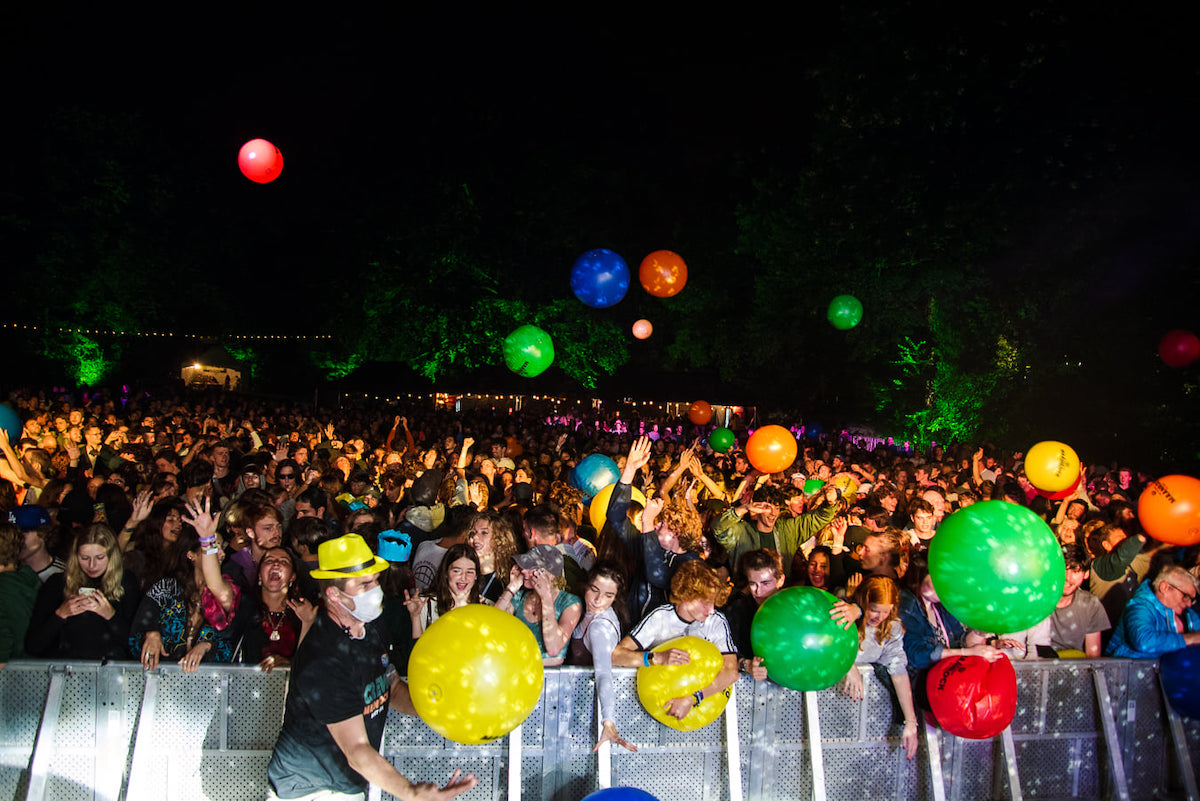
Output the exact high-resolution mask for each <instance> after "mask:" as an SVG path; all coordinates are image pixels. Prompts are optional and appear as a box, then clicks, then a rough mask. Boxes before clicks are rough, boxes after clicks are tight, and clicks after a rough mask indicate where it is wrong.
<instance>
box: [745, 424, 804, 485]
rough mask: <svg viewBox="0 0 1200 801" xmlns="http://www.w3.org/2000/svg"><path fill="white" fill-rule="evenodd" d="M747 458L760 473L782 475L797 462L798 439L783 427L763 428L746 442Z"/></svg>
mask: <svg viewBox="0 0 1200 801" xmlns="http://www.w3.org/2000/svg"><path fill="white" fill-rule="evenodd" d="M746 458H747V459H749V460H750V464H752V465H754V469H755V470H757V471H758V472H760V473H782V472H783V471H784V470H787V469H788V468H789V467H791V466H792V462H794V461H796V438H795V437H793V436H792V432H791V431H788V430H787V429H786V428H784V427H783V426H763V427H762V428H760V429H758V430H757V431H755V432H754V433H753V434H751V435H750V439H749V441H747V442H746Z"/></svg>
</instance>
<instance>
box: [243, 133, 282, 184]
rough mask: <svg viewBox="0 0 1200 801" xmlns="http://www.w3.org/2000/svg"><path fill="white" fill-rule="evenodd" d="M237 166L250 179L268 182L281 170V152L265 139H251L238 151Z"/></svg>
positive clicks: (261, 182)
mask: <svg viewBox="0 0 1200 801" xmlns="http://www.w3.org/2000/svg"><path fill="white" fill-rule="evenodd" d="M238 167H239V168H241V171H242V175H244V176H246V177H247V178H249V179H250V180H251V181H254V182H255V183H257V184H266V183H270V182H271V181H274V180H275V179H276V178H278V177H279V173H280V172H282V170H283V154H282V153H280V152H279V148H277V147H275V145H273V144H271V143H270V142H268V141H267V140H266V139H251V140H250V141H249V142H247V143H246V144H244V145H242V149H241V150H239V151H238Z"/></svg>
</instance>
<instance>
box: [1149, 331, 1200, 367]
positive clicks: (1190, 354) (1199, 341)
mask: <svg viewBox="0 0 1200 801" xmlns="http://www.w3.org/2000/svg"><path fill="white" fill-rule="evenodd" d="M1158 355H1159V356H1160V357H1161V358H1162V360H1163V361H1164V362H1166V363H1167V366H1168V367H1187V366H1188V365H1189V364H1191V363H1192V362H1194V361H1196V359H1200V337H1197V336H1196V335H1195V334H1193V333H1192V332H1191V331H1181V330H1175V331H1168V332H1167V335H1166V336H1164V337H1163V338H1162V339H1161V340H1160V341H1159V343H1158Z"/></svg>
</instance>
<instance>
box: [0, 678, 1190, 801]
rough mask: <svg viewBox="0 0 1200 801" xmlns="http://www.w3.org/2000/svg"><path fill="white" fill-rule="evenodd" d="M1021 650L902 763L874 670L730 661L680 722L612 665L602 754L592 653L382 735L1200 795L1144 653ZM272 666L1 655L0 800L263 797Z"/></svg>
mask: <svg viewBox="0 0 1200 801" xmlns="http://www.w3.org/2000/svg"><path fill="white" fill-rule="evenodd" d="M1016 669H1017V676H1018V688H1019V690H1018V705H1017V713H1016V717H1015V718H1014V719H1013V722H1012V725H1011V727H1010V728H1009V730H1007V731H1006V732H1005V733H1004V735H1003V736H1000V737H997V738H995V739H994V740H989V741H967V740H961V739H959V738H956V737H953V736H951V735H947V734H945V733H941V732H938V731H937V730H935V729H932V728H931V727H930V728H927V729H926V730H925V732H923V736H922V740H921V745H920V748H919V751H918V755H917V758H916V760H914V761H911V762H910V761H908V760H906V759H905V757H904V754H903V751H902V749H901V748H900V723H901V717H900V715H899V711H898V709H893V701H892V698H891V696H890V695H889V693H888V692H887V690H886V689H885V688H884V687H883V686H882V685H881V684H880V683H879V682H877V681H876V680H875V678H874V676H872V675H871V674H870V672H869V671H864V676H863V678H864V684H865V688H866V698H865V699H864V701H862V702H861V703H856V702H854V701H852V700H850V699H848V698H846V697H844V696H841V695H838V694H837V693H835V692H834V691H832V690H826V691H824V692H820V693H806V694H801V693H796V692H792V691H790V690H785V689H782V688H780V687H777V686H775V685H774V684H771V683H770V682H762V683H759V684H755V683H754V682H753V681H751V680H750V679H749V678H747V677H742V679H741V680H740V681H739V682H738V684H737V685H736V687H735V690H736V692H735V694H734V700H733V702H732V703H731V705H730V707H729V708H728V709H727V710H726V715H734V716H735V717H734V719H733V720H728V721H727V720H726V719H725V716H722V718H720V719H718V721H717V722H715V723H713V724H711V725H709V726H707V727H705V728H704V729H701V730H699V731H695V732H680V731H677V730H675V729H671V728H667V727H665V726H662V725H660V724H659V723H657V722H655V721H654V720H653V719H652V718H650V717H649V716H648V715H647V714H646V713H645V712H644V711H643V710H642V708H641V705H640V704H639V703H638V700H637V696H636V692H635V690H634V675H635V674H634V671H633V670H618V671H617V677H616V689H617V717H618V728H619V729H620V731H621V734H622V735H623V736H624V737H625V738H626V739H628V740H629V741H630V742H632V743H634V744H636V745H637V746H638V752H637V753H630V752H628V751H625V750H624V749H621V748H614V749H612V750H611V752H609V753H608V754H604V753H602V754H600V755H597V754H594V753H592V747H593V745H594V743H595V736H596V735H595V729H596V723H595V703H594V699H593V689H594V688H593V681H592V675H591V672H590V671H589V670H586V669H579V668H560V669H549V670H547V671H546V684H545V690H544V692H543V694H542V698H541V700H540V701H539V703H538V706H537V708H536V709H534V711H533V713H532V714H531V715H530V716H529V719H528V720H527V721H526V722H525V723H524V725H522V726H521V727H520V729H519V730H518V732H516V733H515V734H514V736H510V737H506V738H502V739H500V740H497V741H494V742H492V743H490V744H487V745H484V746H463V745H458V744H456V743H453V742H450V741H448V740H446V739H444V738H442V737H440V736H439V735H437V734H436V733H434V732H433V731H432V730H431V729H429V728H428V727H427V726H426V725H425V724H423V723H422V722H421V721H420V720H417V719H415V718H408V717H404V716H402V715H398V714H396V713H394V712H393V713H391V715H390V717H389V719H388V724H387V730H386V733H385V736H384V744H383V752H384V755H385V756H386V757H387V758H388V759H389V760H391V762H392V763H393V764H394V765H396V767H397V768H399V769H400V771H401V772H403V773H404V774H405V775H407V776H409V778H411V779H414V780H418V781H434V782H439V783H440V782H444V781H445V779H446V777H447V776H449V774H450V773H451V771H452V770H454V769H456V768H462V769H464V770H470V771H473V772H474V773H475V775H476V776H478V777H479V780H480V781H479V784H478V786H477V787H476V788H475V789H473V790H472V791H471V792H469V793H467V794H464V795H463V796H461V798H465V799H510V798H511V799H515V798H517V797H518V796H519V797H520V798H522V799H530V800H536V801H579V799H581V798H583V797H584V796H586V795H587V794H588V793H590V792H593V791H595V790H596V789H597V788H598V783H597V782H598V777H601V776H605V775H611V783H612V785H613V786H622V785H624V786H633V787H639V788H641V789H643V790H646V791H648V792H650V793H651V794H653V795H654V796H655V797H657V798H659V799H661V801H726V800H728V801H740V799H741V798H745V799H750V800H751V801H758V800H760V799H761V800H763V801H766V800H767V799H770V800H772V801H774V800H776V799H778V800H779V801H784V799H787V800H788V801H791V800H793V799H832V800H834V801H851V800H853V801H858V799H896V800H897V801H925V800H926V799H928V800H929V801H942V799H985V798H997V799H1011V798H1019V799H1023V798H1026V797H1028V798H1036V799H1076V798H1078V799H1091V798H1118V799H1125V798H1129V799H1155V798H1168V797H1178V798H1185V797H1186V798H1191V799H1196V789H1195V773H1196V765H1195V760H1196V759H1197V758H1200V757H1198V756H1197V755H1200V724H1198V723H1197V722H1196V721H1183V720H1180V719H1179V718H1178V717H1176V716H1173V715H1171V714H1170V713H1169V711H1168V709H1167V708H1166V706H1165V705H1164V702H1163V699H1162V693H1161V690H1160V689H1159V685H1158V675H1157V665H1156V663H1153V662H1138V661H1126V660H1095V661H1082V660H1080V661H1075V660H1063V661H1053V660H1047V661H1039V662H1027V663H1020V664H1017V665H1016ZM287 680H288V674H287V671H286V670H280V671H275V672H273V673H269V674H264V673H260V672H259V671H258V670H257V669H255V668H253V667H211V668H205V669H202V670H201V671H199V672H197V673H194V674H188V675H185V674H183V673H181V672H180V671H179V669H178V668H177V667H167V668H161V669H160V670H158V671H154V672H151V673H149V674H144V673H143V672H142V670H141V669H140V667H139V666H138V665H136V664H134V663H129V664H114V665H103V666H101V665H97V664H94V663H83V664H74V663H72V664H64V663H48V662H14V663H11V664H9V665H8V667H6V668H4V669H3V670H0V714H2V716H3V717H2V721H3V722H2V725H0V801H6V800H7V799H39V800H40V799H52V800H53V801H75V799H80V801H83V800H85V799H88V800H90V799H105V801H120V799H130V801H141V799H155V801H159V799H164V798H166V799H172V801H176V800H178V801H187V800H188V799H205V800H208V801H218V800H220V801H226V800H228V801H240V800H241V799H253V800H254V801H258V800H259V799H262V798H263V797H264V796H265V794H266V765H267V761H268V760H269V758H270V754H271V749H272V747H273V746H274V743H275V738H276V735H277V734H278V732H279V727H280V725H281V722H282V710H283V703H284V699H285V696H286V692H287ZM814 712H815V713H816V714H815V717H814V716H813V714H812V713H814ZM731 724H736V725H731ZM815 729H819V736H818V737H817V738H815V739H814V738H813V737H812V735H811V733H812V732H813V731H814V730H815ZM606 750H607V749H606ZM514 759H515V760H516V762H515V763H514V762H513V760H514ZM514 766H519V769H517V770H512V769H511V768H512V767H514ZM731 767H732V768H733V770H732V772H731ZM731 777H732V782H731ZM383 797H384V798H390V797H391V796H389V795H387V794H383Z"/></svg>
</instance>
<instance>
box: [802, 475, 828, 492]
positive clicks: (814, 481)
mask: <svg viewBox="0 0 1200 801" xmlns="http://www.w3.org/2000/svg"><path fill="white" fill-rule="evenodd" d="M823 486H825V482H824V481H822V480H821V479H819V478H810V479H808V480H806V481H805V482H804V494H805V495H812V494H813V493H814V492H816V491H817V490H819V489H821V487H823Z"/></svg>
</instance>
